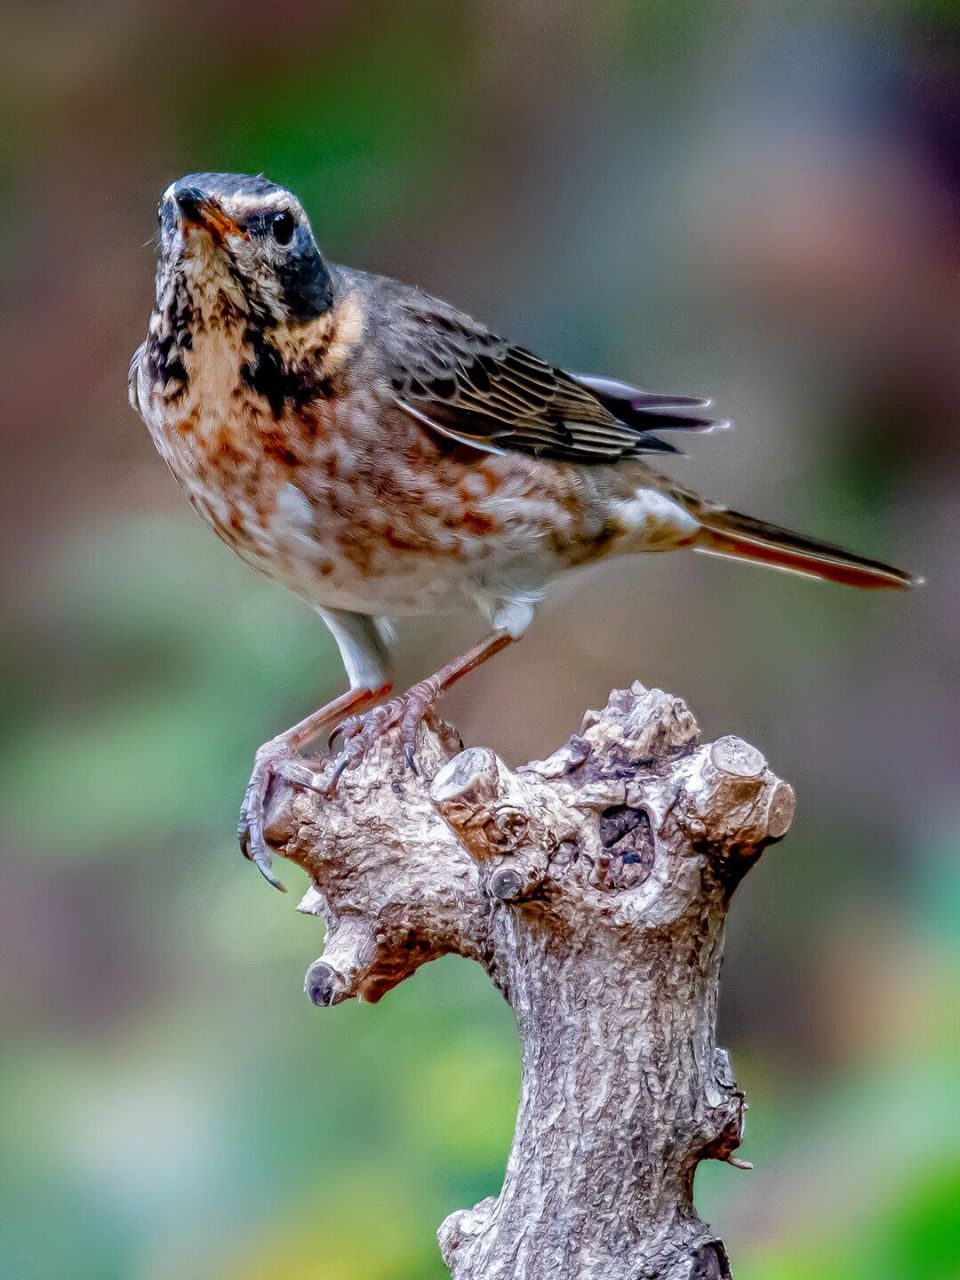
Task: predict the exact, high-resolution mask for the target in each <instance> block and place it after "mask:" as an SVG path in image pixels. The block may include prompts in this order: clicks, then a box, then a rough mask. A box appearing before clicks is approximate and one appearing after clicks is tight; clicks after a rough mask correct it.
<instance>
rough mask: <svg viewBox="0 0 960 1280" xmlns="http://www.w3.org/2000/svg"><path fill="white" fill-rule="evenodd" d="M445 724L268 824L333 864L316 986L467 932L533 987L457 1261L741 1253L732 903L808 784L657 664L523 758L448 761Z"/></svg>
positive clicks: (378, 987)
mask: <svg viewBox="0 0 960 1280" xmlns="http://www.w3.org/2000/svg"><path fill="white" fill-rule="evenodd" d="M449 741H450V735H449V734H445V733H438V732H436V731H435V729H434V728H433V727H428V728H426V729H425V731H424V733H423V735H422V737H421V742H420V744H419V751H418V758H417V766H418V776H417V775H413V774H411V773H410V772H408V771H405V770H404V769H403V768H402V766H401V765H400V764H399V762H398V761H397V752H398V744H397V743H396V741H395V739H392V738H389V737H388V738H387V739H385V741H384V743H383V744H382V746H381V748H380V749H379V750H378V752H377V753H376V754H375V755H373V756H371V757H368V758H367V759H365V760H364V761H363V762H362V763H361V764H360V765H359V766H358V767H357V768H356V769H355V770H353V771H351V772H348V773H346V774H345V775H344V776H343V778H342V779H341V781H340V789H339V791H338V793H337V796H336V797H335V798H334V799H332V800H326V799H323V798H322V797H320V796H318V795H317V794H316V793H314V792H309V791H303V792H299V791H294V790H287V791H285V792H283V793H281V794H280V795H278V796H277V797H276V799H275V804H274V811H273V814H272V820H271V828H270V834H271V839H272V840H273V841H274V843H275V846H276V848H277V852H279V853H282V854H284V855H285V856H287V857H289V858H292V859H293V860H294V861H296V862H298V863H300V865H302V866H303V867H305V868H306V870H307V871H308V873H309V874H310V876H311V879H312V881H313V885H312V888H311V889H310V890H309V891H308V893H307V895H306V897H305V899H304V901H303V903H302V904H301V909H302V910H306V911H309V912H311V913H314V914H318V915H321V916H322V917H323V918H324V919H325V920H326V922H327V926H328V932H327V938H326V945H325V948H324V953H323V955H322V956H321V957H320V959H319V960H318V961H316V962H315V963H314V964H313V965H312V966H311V968H310V970H309V971H308V974H307V983H306V987H307V991H308V994H309V996H310V998H311V999H312V1000H313V1001H314V1003H316V1004H318V1005H324V1006H326V1005H331V1004H336V1003H338V1002H339V1001H341V1000H343V999H347V998H348V997H350V996H360V997H363V998H366V999H373V1000H375V999H378V998H379V997H380V996H381V995H382V994H383V993H384V992H385V991H387V990H389V988H390V987H391V986H394V985H395V984H396V983H397V982H399V981H401V980H402V979H403V978H404V977H407V976H409V975H410V974H412V973H413V972H414V971H415V969H416V968H417V967H418V966H419V965H420V964H422V963H424V961H426V960H429V959H432V958H434V957H435V956H438V955H442V954H444V953H446V952H456V953H459V954H461V955H465V956H469V957H471V958H473V959H475V960H477V961H479V962H480V963H481V964H483V965H484V966H485V968H486V969H487V971H488V972H489V973H490V975H491V977H492V978H493V980H494V981H495V982H496V984H497V985H498V986H499V987H500V989H501V990H502V991H503V992H504V994H505V995H506V997H507V999H508V1000H509V1001H510V1003H511V1005H512V1006H513V1008H514V1010H515V1013H516V1017H517V1023H518V1027H519V1030H520V1035H521V1041H522V1046H523V1086H522V1093H521V1099H520V1107H519V1113H518V1116H517V1129H516V1134H515V1138H514V1143H513V1147H512V1150H511V1152H510V1157H509V1160H508V1163H507V1169H506V1175H505V1178H504V1184H503V1188H502V1190H501V1192H500V1194H499V1196H497V1197H496V1198H491V1199H488V1200H485V1201H483V1202H482V1203H481V1204H479V1205H477V1206H476V1207H475V1208H474V1209H471V1210H465V1211H462V1212H460V1213H455V1214H453V1215H452V1216H451V1217H450V1218H448V1219H447V1221H446V1222H445V1223H444V1225H443V1227H442V1228H441V1232H440V1239H441V1248H442V1250H443V1254H444V1258H445V1259H446V1261H447V1264H448V1265H449V1267H450V1269H451V1271H452V1273H453V1275H454V1277H456V1278H457V1280H494V1278H495V1277H497V1278H502V1280H508V1278H509V1280H513V1278H514V1277H520V1276H522V1277H524V1280H547V1277H554V1276H558V1275H563V1276H577V1277H580V1278H581V1280H601V1277H602V1280H640V1278H641V1277H643V1278H646V1280H652V1278H653V1277H663V1278H664V1280H693V1277H703V1276H708V1275H709V1276H714V1275H715V1276H724V1275H729V1268H728V1264H727V1259H726V1253H725V1251H724V1249H723V1246H722V1244H721V1243H720V1241H718V1240H717V1239H716V1237H715V1236H714V1235H713V1233H712V1232H711V1230H710V1228H709V1227H708V1226H707V1225H706V1224H705V1223H704V1222H702V1221H701V1219H700V1218H699V1217H698V1215H697V1213H696V1211H695V1209H694V1207H693V1200H692V1188H693V1176H694V1172H695V1170H696V1166H697V1164H698V1163H699V1162H700V1161H701V1160H702V1159H706V1158H714V1159H721V1160H727V1161H730V1162H731V1163H742V1162H739V1161H737V1159H736V1157H735V1156H734V1152H735V1151H736V1149H737V1147H738V1145H739V1143H740V1138H741V1133H742V1126H743V1110H744V1101H743V1095H742V1093H741V1092H740V1091H739V1090H738V1089H737V1087H736V1084H735V1082H734V1079H733V1075H732V1072H731V1070H730V1064H729V1061H728V1059H727V1056H726V1054H725V1053H724V1052H723V1051H722V1050H720V1049H718V1048H717V1046H716V1043H715V1031H714V1029H715V1023H716V1003H717V990H718V981H719V967H720V953H721V947H722V939H723V925H724V920H725V917H726V912H727V908H728V906H729V901H730V894H731V891H732V889H733V888H734V887H735V885H736V883H737V881H738V880H739V879H740V877H741V876H742V875H743V874H744V873H745V871H747V870H748V869H749V867H750V866H752V865H753V863H754V862H755V861H756V858H757V856H758V855H759V853H760V852H761V850H762V849H763V847H764V846H765V845H767V844H769V843H770V842H771V841H773V840H777V839H779V838H780V837H781V836H783V835H784V834H785V832H786V830H787V828H788V826H789V824H790V820H791V817H792V812H793V793H792V791H791V789H790V788H789V787H788V786H787V785H786V784H785V783H783V782H781V781H780V780H779V779H778V778H777V777H775V776H774V775H773V774H772V773H771V772H770V770H769V769H768V767H767V765H766V762H765V760H764V759H763V757H762V756H761V754H760V753H759V752H758V751H756V749H755V748H753V747H751V746H749V745H748V744H746V743H744V742H741V741H740V740H739V739H737V738H729V737H728V738H721V739H719V740H718V741H716V742H714V743H712V744H709V745H703V746H702V745H700V743H699V739H698V732H697V726H696V723H695V721H694V719H693V717H692V716H691V714H690V712H689V711H688V710H687V708H686V706H685V705H684V704H683V703H682V702H681V701H680V700H679V699H676V698H673V697H671V696H670V695H668V694H664V693H662V692H661V691H659V690H647V689H645V688H643V686H641V685H634V686H633V687H632V688H631V689H629V690H625V691H620V692H617V693H614V694H612V695H611V698H610V701H609V702H608V704H607V706H606V707H605V708H604V709H603V710H602V711H600V712H590V713H588V715H587V716H586V717H585V719H584V722H583V725H582V726H581V730H580V732H579V733H578V734H576V735H575V736H574V737H573V738H571V740H570V741H569V742H568V743H567V744H566V745H565V746H563V747H561V748H560V749H559V750H558V751H556V752H555V753H554V754H553V755H552V756H550V757H549V759H547V760H543V761H535V762H533V763H531V764H529V765H527V766H525V767H524V768H522V769H519V770H516V771H514V770H511V769H510V768H509V767H508V766H507V765H505V764H504V762H503V761H502V760H500V759H498V757H497V756H496V755H494V753H493V752H492V751H489V750H487V749H485V748H470V749H469V750H466V751H463V752H461V753H460V754H459V755H456V756H455V757H454V758H452V759H451V758H450V751H449V749H448V747H447V746H446V745H444V744H445V743H448V742H449ZM429 778H432V782H430V783H428V782H426V781H425V779H429Z"/></svg>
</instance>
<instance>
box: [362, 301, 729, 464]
mask: <svg viewBox="0 0 960 1280" xmlns="http://www.w3.org/2000/svg"><path fill="white" fill-rule="evenodd" d="M384 286H385V287H386V286H387V282H386V281H384ZM377 301H382V305H381V306H380V307H378V308H377V309H378V311H379V314H380V316H381V321H380V324H379V326H378V327H379V339H380V347H381V353H382V358H383V359H384V361H385V367H384V370H383V371H384V373H385V375H386V377H387V378H388V379H389V382H390V385H391V388H392V392H393V395H394V397H395V399H396V402H397V404H398V405H399V406H400V407H401V408H402V409H403V410H404V411H405V412H407V413H408V414H410V415H411V416H412V417H414V418H416V419H417V420H418V421H420V422H422V423H423V424H424V425H425V426H427V427H430V428H432V429H433V430H434V431H436V432H438V433H439V434H441V435H443V436H446V437H448V438H449V439H452V440H455V441H457V442H458V443H461V444H467V445H471V446H473V447H474V448H478V449H484V450H488V451H493V452H506V451H510V450H518V451H520V452H523V453H531V454H535V455H536V456H539V457H544V458H554V459H560V460H563V461H567V462H578V463H611V462H618V461H620V460H621V459H623V458H635V457H638V456H639V455H640V454H643V453H677V452H679V451H678V450H677V449H676V447H675V446H674V445H672V444H670V443H668V442H667V441H666V440H661V439H660V438H659V437H658V436H656V435H654V434H652V432H653V431H656V430H664V429H668V430H669V429H674V428H696V427H700V428H702V427H707V426H712V425H713V422H712V420H711V419H708V418H703V417H694V416H691V415H690V414H689V413H687V412H686V411H687V410H689V409H691V408H702V407H704V406H705V402H704V401H700V400H692V399H689V398H683V397H670V396H655V395H652V394H651V393H649V392H643V391H640V390H638V389H637V388H633V387H628V386H626V385H625V384H623V383H617V382H610V381H607V380H604V379H591V378H586V377H580V376H578V375H574V374H569V373H565V372H564V371H563V370H562V369H557V368H555V367H554V366H552V365H550V364H547V363H546V362H545V361H544V360H541V359H540V358H539V357H538V356H536V355H534V354H533V353H532V352H531V351H528V350H526V348H524V347H519V346H515V345H513V344H512V343H510V342H507V341H506V340H504V339H503V338H499V337H497V336H496V335H495V334H493V333H490V332H489V330H487V329H485V328H484V327H483V326H482V325H479V324H478V323H477V322H476V321H474V320H472V319H470V317H469V316H466V315H464V314H462V313H461V312H459V311H456V310H455V309H454V308H453V307H450V306H449V305H448V304H446V303H444V302H441V301H439V299H435V298H431V297H428V296H427V295H425V294H422V293H420V292H419V291H417V290H414V289H407V288H405V287H403V286H398V285H396V284H395V283H394V282H392V281H391V282H389V294H388V295H387V296H385V297H383V298H382V300H381V299H378V300H377ZM388 317H389V319H388Z"/></svg>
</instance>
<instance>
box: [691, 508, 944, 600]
mask: <svg viewBox="0 0 960 1280" xmlns="http://www.w3.org/2000/svg"><path fill="white" fill-rule="evenodd" d="M691 514H693V515H695V516H696V518H697V519H698V520H699V521H700V531H699V533H698V534H697V536H696V539H695V541H694V543H693V546H694V550H696V551H702V552H704V553H706V554H707V555H715V556H727V557H729V558H731V559H733V560H753V561H754V562H755V563H757V564H766V565H770V566H771V567H772V568H774V569H783V570H785V571H787V572H788V573H799V574H805V575H806V576H807V577H811V578H823V579H826V580H827V581H829V582H842V583H843V584H844V585H846V586H848V587H866V588H870V589H874V590H875V589H878V588H895V589H900V590H903V589H904V588H906V587H912V586H915V585H917V584H918V583H919V582H921V581H922V579H920V578H915V577H913V576H912V575H911V574H909V573H904V572H903V570H902V569H895V568H894V567H893V566H892V565H889V564H883V563H881V562H880V561H879V560H867V559H866V558H865V557H864V556H858V555H854V554H853V552H851V551H844V549H843V548H842V547H835V546H832V545H831V544H830V543H829V542H820V541H819V540H818V539H817V538H808V537H806V536H805V535H804V534H802V533H793V532H792V531H791V530H790V529H781V528H779V527H778V526H777V525H775V524H766V523H765V522H764V521H763V520H754V519H753V518H752V516H744V515H741V514H740V513H739V512H737V511H728V510H727V509H726V508H725V507H718V506H713V505H712V504H711V503H708V502H703V501H701V500H699V499H698V500H697V501H696V503H695V505H693V507H692V511H691Z"/></svg>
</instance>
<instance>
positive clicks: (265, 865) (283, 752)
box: [237, 685, 390, 890]
mask: <svg viewBox="0 0 960 1280" xmlns="http://www.w3.org/2000/svg"><path fill="white" fill-rule="evenodd" d="M389 692H390V686H389V685H383V686H382V687H381V688H379V689H366V688H364V689H350V690H348V691H347V692H346V693H344V694H341V695H340V697H339V698H334V700H333V701H332V702H328V703H327V704H326V706H323V707H321V708H320V709H319V710H318V711H314V712H313V714H312V715H309V716H307V717H306V718H305V719H303V720H301V721H300V722H299V724H295V725H294V726H293V727H292V728H290V729H287V730H286V732H285V733H280V734H277V736H276V737H275V738H271V739H270V741H269V742H265V743H264V744H263V746H262V747H260V748H259V750H258V751H257V754H256V755H255V756H254V759H253V772H252V773H251V775H250V781H249V782H248V783H247V790H246V792H245V794H244V797H243V804H242V805H241V807H240V826H239V828H238V829H237V837H238V839H239V841H240V849H241V851H242V852H243V856H244V857H245V858H249V859H250V861H251V862H253V863H255V864H256V867H257V869H258V871H259V872H260V874H261V875H262V876H263V878H264V879H265V880H266V881H268V882H269V883H270V884H272V885H273V887H274V888H275V889H280V890H284V886H283V885H282V884H281V883H280V881H279V880H278V879H277V878H276V877H275V876H274V874H273V872H272V871H271V869H270V868H271V865H272V863H273V855H272V854H271V852H270V849H269V847H268V845H267V842H266V839H265V838H264V822H265V815H266V808H267V798H268V796H269V794H270V788H271V785H272V784H273V782H274V781H275V780H276V779H282V780H283V781H284V782H291V783H294V784H295V785H298V786H302V787H311V788H316V780H315V775H314V773H313V771H312V770H311V769H310V768H308V767H307V765H305V764H304V763H303V762H302V761H300V760H298V759H297V758H296V757H297V755H298V754H299V753H300V752H301V751H302V750H303V749H304V747H306V746H308V745H309V744H310V743H311V742H313V741H315V740H316V739H317V738H319V737H321V736H322V735H323V733H324V732H325V731H326V730H328V729H329V728H330V727H331V725H335V724H339V723H340V721H341V720H342V719H343V718H344V716H352V715H355V714H356V713H357V712H359V711H360V710H361V709H362V708H363V707H366V706H369V705H370V703H371V702H375V701H376V700H377V698H381V697H383V696H384V694H387V693H389Z"/></svg>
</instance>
